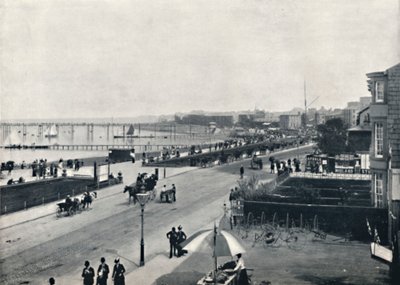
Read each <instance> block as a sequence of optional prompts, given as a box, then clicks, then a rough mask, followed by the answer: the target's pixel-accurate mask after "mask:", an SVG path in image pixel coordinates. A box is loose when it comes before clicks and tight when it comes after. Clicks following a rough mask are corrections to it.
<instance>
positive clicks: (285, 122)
mask: <svg viewBox="0 0 400 285" xmlns="http://www.w3.org/2000/svg"><path fill="white" fill-rule="evenodd" d="M279 126H280V128H281V129H283V130H296V129H300V128H301V115H300V114H298V115H280V116H279Z"/></svg>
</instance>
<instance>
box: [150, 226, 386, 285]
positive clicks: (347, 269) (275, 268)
mask: <svg viewBox="0 0 400 285" xmlns="http://www.w3.org/2000/svg"><path fill="white" fill-rule="evenodd" d="M255 232H256V231H254V230H253V231H252V232H250V233H249V235H248V237H247V238H245V239H241V238H240V237H239V236H238V234H237V231H235V230H233V233H234V234H235V235H236V236H237V237H238V238H239V239H240V240H241V241H242V244H243V245H244V247H245V248H246V251H247V252H246V254H244V260H245V264H246V267H247V268H249V269H252V270H251V271H250V272H251V273H252V276H251V280H252V284H256V285H259V284H260V283H261V281H263V280H265V281H270V282H271V284H273V285H278V284H296V285H303V284H304V285H305V284H307V285H311V284H313V285H329V284H338V285H344V284H346V285H350V284H351V285H357V284H359V285H377V284H391V283H390V279H389V278H388V269H389V268H388V266H386V265H384V264H382V263H380V262H378V261H375V260H373V259H371V257H370V252H369V245H368V244H365V243H359V242H356V241H345V240H344V239H343V238H340V237H335V236H331V235H328V236H327V237H326V239H325V240H322V239H319V238H315V235H314V234H313V233H310V232H308V233H307V232H304V233H299V234H298V235H299V239H298V244H294V245H293V246H292V245H291V244H288V243H285V242H281V243H280V244H279V245H275V246H264V245H263V244H262V243H261V242H260V243H258V242H257V243H255V242H254V233H255ZM240 236H242V234H240ZM211 252H212V251H211V241H208V244H206V245H204V246H202V248H200V249H199V252H195V253H192V254H190V255H188V256H186V257H181V258H186V260H185V262H183V263H182V264H181V265H180V266H179V267H178V268H176V269H175V271H174V272H172V273H171V274H168V275H165V276H162V277H160V278H159V279H158V280H157V281H156V283H155V284H156V285H172V284H174V285H180V284H182V285H183V284H185V285H188V284H196V283H197V281H198V280H199V279H200V278H201V277H202V276H204V274H205V273H206V272H208V271H210V270H212V266H213V260H212V258H211ZM228 260H230V258H229V257H227V258H219V259H218V263H219V264H223V263H224V262H225V261H228ZM201 273H203V274H201Z"/></svg>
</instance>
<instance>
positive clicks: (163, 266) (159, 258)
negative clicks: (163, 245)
mask: <svg viewBox="0 0 400 285" xmlns="http://www.w3.org/2000/svg"><path fill="white" fill-rule="evenodd" d="M213 226H214V223H210V224H209V225H207V226H205V227H204V228H202V229H211V228H212V227H213ZM202 229H199V230H202ZM191 254H192V253H190V252H189V254H187V255H185V256H182V257H180V258H176V257H173V258H169V249H168V250H166V251H165V253H164V254H158V255H156V256H155V257H154V258H152V259H150V260H149V261H148V262H146V263H145V265H144V266H143V267H138V268H137V269H135V270H133V271H132V272H129V273H128V274H126V275H125V284H140V285H155V284H156V283H155V282H156V280H157V279H158V278H160V277H161V276H163V275H166V274H169V273H172V272H173V271H174V270H175V269H176V268H178V266H179V265H181V264H182V263H183V262H185V261H186V260H187V259H188V258H189V257H190V256H191Z"/></svg>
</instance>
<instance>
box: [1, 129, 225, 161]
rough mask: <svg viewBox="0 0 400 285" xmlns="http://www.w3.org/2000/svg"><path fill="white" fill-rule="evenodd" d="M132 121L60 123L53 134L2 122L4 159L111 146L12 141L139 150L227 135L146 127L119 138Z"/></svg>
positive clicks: (74, 154)
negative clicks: (111, 124) (59, 147)
mask: <svg viewBox="0 0 400 285" xmlns="http://www.w3.org/2000/svg"><path fill="white" fill-rule="evenodd" d="M128 127H129V125H127V126H126V127H125V128H122V127H121V126H114V127H108V128H107V126H99V125H94V126H93V128H89V127H88V126H87V125H80V126H77V125H75V126H74V127H71V126H70V125H59V126H57V128H56V133H53V134H54V136H53V137H49V136H46V133H50V132H54V129H55V124H54V125H53V130H50V129H51V127H49V129H44V128H42V129H41V130H40V129H39V127H38V126H31V125H25V126H24V127H23V126H22V125H20V126H15V125H12V126H7V127H6V126H5V125H2V126H1V131H0V142H1V143H2V148H0V161H1V162H6V161H10V160H12V161H14V162H15V163H17V164H20V163H22V162H23V161H25V162H26V163H30V162H32V161H34V160H35V159H38V160H40V159H47V160H48V161H57V160H59V159H60V158H62V159H64V160H65V159H75V158H88V157H101V156H108V150H107V149H104V150H76V149H75V150H52V149H33V148H27V149H9V148H4V146H8V145H25V146H32V145H36V146H40V145H57V144H58V145H119V146H120V145H123V146H130V147H131V148H135V151H136V152H140V153H141V152H143V151H144V150H156V149H160V148H162V146H187V145H201V144H208V143H215V142H218V141H222V140H223V139H224V138H226V135H225V134H210V133H208V132H207V130H206V129H204V132H203V133H201V132H199V133H192V134H189V126H188V128H187V132H186V131H185V130H183V129H182V128H180V131H181V133H176V132H172V131H160V130H153V131H150V130H143V129H141V130H140V129H139V130H138V129H135V132H134V135H135V136H138V137H135V138H126V137H125V138H115V137H114V136H123V135H124V131H125V133H126V132H127V130H128Z"/></svg>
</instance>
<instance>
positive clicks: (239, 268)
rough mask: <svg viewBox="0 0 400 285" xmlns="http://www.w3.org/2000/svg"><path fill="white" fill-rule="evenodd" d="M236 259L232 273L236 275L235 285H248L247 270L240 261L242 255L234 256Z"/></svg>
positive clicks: (241, 260)
mask: <svg viewBox="0 0 400 285" xmlns="http://www.w3.org/2000/svg"><path fill="white" fill-rule="evenodd" d="M236 257H237V258H238V259H237V261H236V267H235V269H234V271H235V272H236V273H237V285H250V283H249V277H248V275H247V270H246V267H245V265H244V262H243V259H242V254H241V253H238V254H236Z"/></svg>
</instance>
